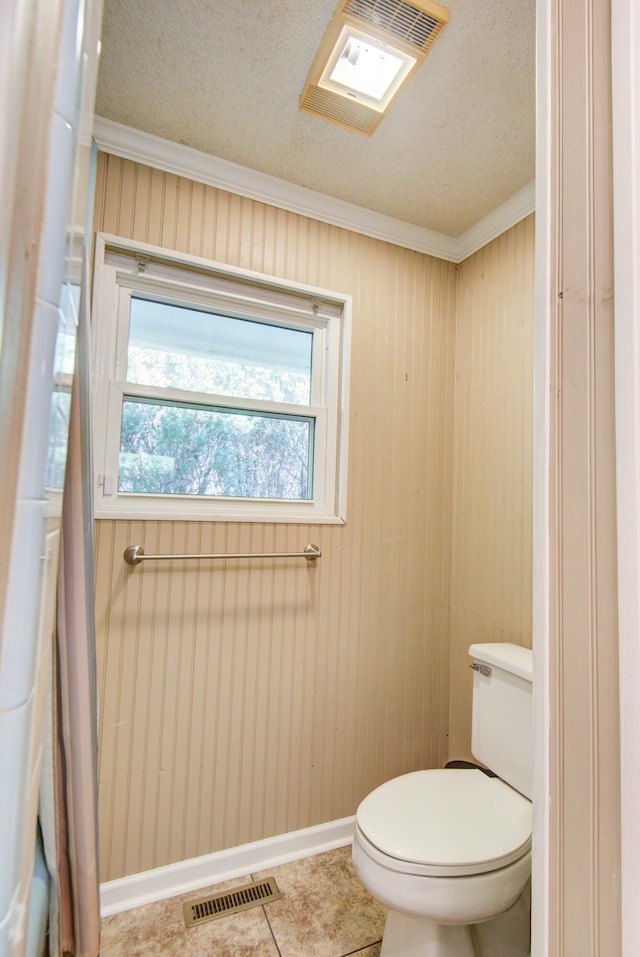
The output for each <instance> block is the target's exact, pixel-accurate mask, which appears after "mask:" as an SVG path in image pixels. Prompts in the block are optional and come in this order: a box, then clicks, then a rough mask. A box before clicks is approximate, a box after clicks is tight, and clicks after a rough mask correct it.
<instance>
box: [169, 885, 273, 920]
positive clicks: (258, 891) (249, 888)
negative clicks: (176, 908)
mask: <svg viewBox="0 0 640 957" xmlns="http://www.w3.org/2000/svg"><path fill="white" fill-rule="evenodd" d="M280 897H281V895H280V891H279V890H278V885H277V884H276V882H275V879H274V878H273V877H267V878H266V879H265V880H263V881H256V882H255V883H254V882H253V881H251V883H249V884H243V885H242V886H241V887H234V888H233V889H232V890H230V891H225V892H222V893H220V894H214V895H213V896H211V897H203V898H200V899H199V900H195V901H188V902H187V903H186V904H183V913H184V922H185V924H186V925H187V927H195V925H196V924H202V923H204V921H207V920H217V919H218V918H219V917H227V916H228V915H229V914H237V913H238V912H239V911H242V910H248V909H249V908H250V907H258V906H259V905H261V904H268V903H269V902H270V901H277V900H280Z"/></svg>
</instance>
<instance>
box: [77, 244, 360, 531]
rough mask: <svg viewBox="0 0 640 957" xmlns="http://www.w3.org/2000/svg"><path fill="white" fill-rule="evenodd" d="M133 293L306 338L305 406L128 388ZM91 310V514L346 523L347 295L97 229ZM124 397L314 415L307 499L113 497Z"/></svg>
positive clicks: (185, 496)
mask: <svg viewBox="0 0 640 957" xmlns="http://www.w3.org/2000/svg"><path fill="white" fill-rule="evenodd" d="M133 292H141V293H142V294H143V295H145V294H146V295H149V296H150V297H152V298H154V299H159V300H162V299H163V298H164V299H165V300H166V301H169V302H176V303H178V304H183V305H187V306H191V305H196V306H198V305H201V306H203V307H205V308H206V309H210V310H219V311H221V312H224V313H226V314H231V315H237V316H241V317H244V318H250V319H255V320H258V321H260V322H266V323H269V322H271V323H274V324H279V325H286V326H287V327H289V328H293V329H296V328H297V329H304V330H305V331H308V332H312V333H313V336H314V344H313V365H312V380H311V400H310V405H309V406H296V405H290V404H284V403H276V402H267V401H263V400H258V399H255V400H254V399H251V400H248V399H239V398H236V397H225V396H220V395H215V396H212V395H209V394H200V393H194V392H189V393H186V392H183V391H181V390H179V389H164V388H154V387H151V386H140V385H136V384H134V383H129V382H126V380H125V375H126V355H127V346H128V335H129V329H128V325H129V302H130V299H131V295H132V293H133ZM92 312H93V316H92V340H93V414H92V431H93V448H94V482H93V487H94V513H95V516H96V518H124V519H155V520H157V519H166V520H175V521H181V520H187V521H188V520H191V521H229V522H238V521H248V522H299V523H301V524H310V523H326V524H344V523H345V522H346V476H347V448H348V434H347V432H348V393H349V390H348V376H349V366H350V361H349V360H350V317H351V297H350V296H347V295H343V294H340V293H336V292H331V291H328V290H325V289H318V288H316V287H313V286H307V285H303V284H301V283H293V282H289V281H284V280H281V279H276V278H274V277H273V276H268V275H264V274H262V273H256V272H252V271H249V270H245V269H239V268H236V267H230V266H227V265H225V264H222V263H218V262H211V261H209V260H204V259H201V258H198V257H195V256H188V255H181V254H179V253H173V252H171V251H168V250H166V249H162V248H160V247H156V246H149V245H147V244H144V243H133V242H131V241H129V240H123V239H121V238H119V237H116V236H110V235H108V234H104V233H97V234H96V247H95V269H94V293H93V308H92ZM125 395H126V396H138V395H139V396H142V397H149V398H163V399H168V400H170V401H171V400H173V401H185V400H188V401H189V402H201V403H202V404H203V405H215V406H216V407H227V408H229V409H246V410H247V411H257V412H272V413H280V414H283V413H284V414H294V415H302V416H307V415H311V416H312V417H313V418H314V420H315V429H314V432H315V441H314V453H313V499H310V500H308V501H290V500H277V499H246V498H242V499H239V498H224V497H218V496H215V497H214V496H195V495H175V494H171V495H156V494H149V493H128V492H119V491H118V458H119V450H120V427H121V419H122V401H123V397H124V396H125Z"/></svg>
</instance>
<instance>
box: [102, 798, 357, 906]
mask: <svg viewBox="0 0 640 957" xmlns="http://www.w3.org/2000/svg"><path fill="white" fill-rule="evenodd" d="M354 831H355V817H345V818H341V819H339V820H337V821H329V822H328V823H326V824H318V825H316V826H315V827H307V828H303V829H302V830H300V831H290V832H289V833H288V834H279V835H277V836H276V837H268V838H266V839H265V840H263V841H255V842H254V843H252V844H241V845H240V846H239V847H232V848H229V849H228V850H225V851H217V852H215V853H214V854H205V855H203V856H202V857H193V858H191V859H190V860H186V861H179V862H178V863H177V864H168V865H166V866H165V867H156V868H155V869H154V870H151V871H142V872H141V873H139V874H131V875H130V876H129V877H121V878H119V879H118V880H115V881H108V882H107V883H105V884H101V885H100V913H101V916H102V917H109V916H110V915H111V914H118V913H120V912H122V911H126V910H131V909H132V908H133V907H140V906H141V905H142V904H150V903H152V902H153V901H159V900H164V899H165V898H167V897H175V896H177V895H178V894H186V893H188V892H189V891H196V890H199V889H200V888H202V887H208V886H209V885H210V884H218V883H220V881H227V880H231V879H232V878H235V877H244V876H245V875H247V874H250V873H251V872H252V871H263V870H266V869H268V868H270V867H278V866H279V865H280V864H287V863H288V862H289V861H297V860H300V859H302V858H303V857H311V856H312V855H314V854H322V853H324V852H325V851H331V850H333V849H334V848H336V847H344V846H345V845H347V844H350V843H351V842H352V840H353V835H354Z"/></svg>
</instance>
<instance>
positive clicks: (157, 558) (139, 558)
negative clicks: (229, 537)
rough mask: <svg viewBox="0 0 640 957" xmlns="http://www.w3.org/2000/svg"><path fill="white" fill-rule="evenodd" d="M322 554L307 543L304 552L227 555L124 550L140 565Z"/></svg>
mask: <svg viewBox="0 0 640 957" xmlns="http://www.w3.org/2000/svg"><path fill="white" fill-rule="evenodd" d="M321 556H322V552H321V551H320V549H319V548H318V546H317V545H305V547H304V551H302V552H246V553H244V552H243V553H241V554H238V555H231V554H228V555H226V554H224V553H223V554H221V555H145V553H144V549H143V548H142V546H141V545H129V546H128V547H127V548H125V550H124V555H123V558H124V560H125V562H127V564H128V565H139V564H140V562H146V561H154V562H162V561H169V560H172V561H185V560H191V559H193V560H196V559H197V560H199V561H210V560H212V561H215V560H219V561H229V560H230V559H235V558H306V560H307V561H308V562H315V560H316V559H317V558H320V557H321Z"/></svg>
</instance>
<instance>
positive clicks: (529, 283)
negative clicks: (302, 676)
mask: <svg viewBox="0 0 640 957" xmlns="http://www.w3.org/2000/svg"><path fill="white" fill-rule="evenodd" d="M533 289H534V217H533V215H531V216H529V217H527V219H525V220H523V221H522V222H521V223H519V224H518V225H517V226H515V227H513V228H512V229H510V230H509V231H508V232H507V233H504V234H503V235H502V236H500V237H499V238H498V239H495V240H494V241H493V242H491V243H489V245H487V246H485V247H484V248H483V249H481V250H480V251H479V252H477V253H475V254H474V255H473V256H471V257H470V258H469V259H467V260H465V261H464V262H463V263H461V265H460V266H459V272H458V298H457V313H456V360H455V427H454V435H455V438H454V458H453V512H452V515H453V520H452V521H453V524H452V535H453V544H452V565H451V646H450V654H451V658H450V662H451V664H450V667H451V672H450V673H451V684H450V708H449V755H450V757H451V758H462V759H471V752H470V746H471V734H470V732H471V690H472V684H473V682H472V673H471V672H470V671H469V668H468V664H469V658H468V654H467V652H468V648H469V645H470V644H472V643H473V642H478V641H479V642H486V641H513V642H515V643H516V644H519V645H526V646H527V647H529V648H530V647H531V614H532V610H531V609H532V605H531V602H532V594H531V581H532V514H531V511H532V498H531V496H532V476H533V461H532V451H533V445H532V443H533V439H532V435H533Z"/></svg>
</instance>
